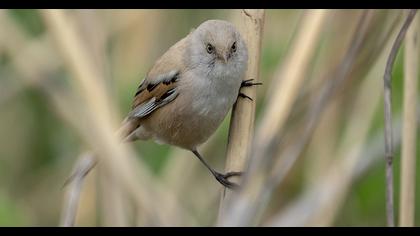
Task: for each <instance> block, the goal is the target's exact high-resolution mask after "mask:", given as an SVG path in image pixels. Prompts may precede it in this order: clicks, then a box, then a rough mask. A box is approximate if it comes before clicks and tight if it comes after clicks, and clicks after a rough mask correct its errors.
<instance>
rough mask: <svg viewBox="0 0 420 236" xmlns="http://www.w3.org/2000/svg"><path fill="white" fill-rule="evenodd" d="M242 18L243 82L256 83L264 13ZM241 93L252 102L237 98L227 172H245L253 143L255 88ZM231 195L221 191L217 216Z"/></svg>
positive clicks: (245, 14) (250, 13)
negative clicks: (245, 50) (245, 57)
mask: <svg viewBox="0 0 420 236" xmlns="http://www.w3.org/2000/svg"><path fill="white" fill-rule="evenodd" d="M241 17H242V20H243V22H244V30H243V37H244V39H245V41H246V44H247V47H248V69H247V72H246V74H245V78H244V80H246V79H254V80H253V82H258V80H259V72H260V54H261V42H262V35H263V27H264V17H265V10H261V9H258V10H257V9H253V10H251V9H244V10H242V11H241ZM241 92H243V93H244V94H246V95H247V96H249V97H251V98H252V99H253V101H250V100H249V99H238V101H237V102H236V103H235V105H234V107H233V110H232V117H231V121H230V129H229V138H228V146H227V154H226V167H225V170H226V172H230V171H243V170H244V169H245V163H246V161H247V158H248V155H249V151H250V150H249V149H250V147H251V144H252V136H253V133H254V118H255V105H256V95H257V91H256V87H255V86H254V87H245V88H242V89H241ZM231 193H232V192H231V191H229V190H227V189H225V191H224V192H223V194H222V198H221V204H220V211H219V213H220V215H219V216H221V215H222V214H223V210H224V204H225V202H226V201H228V199H230V195H231Z"/></svg>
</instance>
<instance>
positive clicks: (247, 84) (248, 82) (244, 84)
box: [238, 79, 262, 101]
mask: <svg viewBox="0 0 420 236" xmlns="http://www.w3.org/2000/svg"><path fill="white" fill-rule="evenodd" d="M253 80H254V79H247V80H243V81H242V83H241V88H243V87H251V86H255V85H262V83H253V82H252V81H253ZM238 96H239V97H241V98H248V99H249V100H251V101H254V100H253V99H252V98H251V97H249V96H248V95H246V94H244V93H242V92H239V94H238Z"/></svg>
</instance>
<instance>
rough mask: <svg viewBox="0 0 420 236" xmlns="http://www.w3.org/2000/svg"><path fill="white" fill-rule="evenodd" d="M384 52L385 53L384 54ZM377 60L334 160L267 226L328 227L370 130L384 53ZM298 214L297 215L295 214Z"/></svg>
mask: <svg viewBox="0 0 420 236" xmlns="http://www.w3.org/2000/svg"><path fill="white" fill-rule="evenodd" d="M383 54H384V53H383ZM380 58H381V60H380V61H378V62H377V63H376V65H375V66H374V68H373V69H372V70H371V71H370V73H369V75H368V77H367V79H366V80H364V81H363V82H362V84H361V85H360V89H359V91H358V93H357V94H356V95H355V96H354V97H355V98H356V101H355V103H354V105H352V107H353V111H352V112H350V113H349V114H351V116H350V117H349V121H348V122H347V125H346V127H345V130H344V136H343V138H342V139H341V141H340V143H339V144H338V147H337V151H336V152H335V153H334V154H333V156H334V157H336V158H335V161H334V162H332V163H330V164H329V166H328V169H326V170H325V171H324V174H323V175H321V176H320V177H319V178H317V179H315V180H313V183H315V184H314V185H312V186H310V187H309V188H308V189H307V190H306V191H305V192H304V193H302V195H301V196H300V197H299V198H298V200H296V201H295V202H293V203H292V204H290V206H288V207H287V208H286V209H285V210H284V211H282V212H281V213H279V214H278V215H276V216H274V217H272V218H271V219H270V220H269V223H267V224H268V225H271V226H273V225H278V226H286V225H287V226H330V225H331V224H332V223H333V221H334V219H335V216H336V214H337V212H338V211H339V209H340V207H341V205H342V204H343V202H344V200H345V198H346V196H347V192H348V190H349V188H350V186H351V183H352V181H353V179H354V175H355V173H357V167H358V165H357V164H358V163H360V162H361V161H362V160H363V158H371V157H366V156H365V155H363V149H364V147H366V144H365V143H366V140H367V138H368V134H369V129H370V127H371V124H372V121H373V118H374V115H375V113H376V110H377V108H378V106H379V103H380V91H379V90H375V88H376V87H377V86H378V83H379V81H378V80H376V79H375V76H376V75H377V74H378V73H379V72H380V71H382V69H383V67H382V65H384V64H385V59H386V57H385V56H381V57H380ZM296 215H299V217H296Z"/></svg>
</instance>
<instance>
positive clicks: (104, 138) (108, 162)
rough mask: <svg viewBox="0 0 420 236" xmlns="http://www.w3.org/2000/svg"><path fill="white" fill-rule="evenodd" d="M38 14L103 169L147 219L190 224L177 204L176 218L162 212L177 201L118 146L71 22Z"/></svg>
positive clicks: (54, 13)
mask: <svg viewBox="0 0 420 236" xmlns="http://www.w3.org/2000/svg"><path fill="white" fill-rule="evenodd" d="M41 13H42V16H43V17H44V20H45V22H46V23H47V26H48V30H49V31H50V32H51V33H52V35H53V36H54V37H55V40H56V43H57V46H58V48H59V50H60V53H61V54H62V56H63V57H64V59H65V63H66V65H67V66H68V67H69V69H70V72H72V73H73V74H74V75H75V76H74V78H75V80H74V82H75V86H76V88H78V89H79V90H80V91H81V92H82V94H81V95H82V96H83V98H84V99H85V102H86V106H87V108H88V110H89V112H90V114H89V115H90V117H91V119H92V121H93V122H91V123H90V125H91V127H90V128H91V129H90V130H89V132H90V134H89V135H91V138H90V139H87V141H88V143H90V145H91V146H92V147H96V149H95V151H96V152H97V153H98V157H100V159H101V160H102V161H103V164H105V167H106V168H110V169H113V170H114V171H115V172H114V173H116V177H117V179H118V181H120V183H121V184H122V186H124V187H125V188H126V189H127V191H128V192H129V193H130V194H131V195H132V196H133V197H134V198H135V200H136V203H137V204H138V205H139V206H143V207H144V208H145V209H147V210H148V213H149V216H150V217H157V218H156V219H157V220H158V222H161V224H162V225H177V224H178V223H179V221H181V220H187V221H188V220H189V221H191V220H192V221H193V219H192V218H191V217H188V216H187V214H186V212H185V211H183V210H182V208H181V207H180V206H179V205H177V204H170V205H171V206H175V207H177V209H178V211H177V215H176V216H175V215H169V214H166V213H167V212H165V211H163V209H165V206H167V204H169V203H170V202H173V201H177V200H176V199H175V197H174V196H173V195H172V194H171V192H170V191H168V189H167V188H163V187H162V186H161V185H160V183H158V181H155V180H154V179H153V178H152V177H151V174H150V173H149V172H148V170H147V169H146V168H144V167H143V166H142V165H140V163H138V162H136V160H135V157H134V154H133V152H132V150H131V149H128V148H127V147H125V146H122V145H120V144H119V141H118V140H117V137H116V136H115V135H114V130H115V129H114V128H115V127H114V126H113V124H114V122H113V120H112V119H111V117H112V116H111V113H112V112H111V111H110V108H111V107H110V106H109V105H110V104H112V103H111V102H110V101H109V99H107V97H106V93H105V92H104V91H105V90H104V86H103V84H102V85H101V83H102V81H101V78H99V77H98V76H99V74H100V73H99V72H97V71H96V69H97V68H95V65H94V64H93V63H92V61H91V58H90V57H89V55H88V54H87V53H86V51H85V48H84V46H83V43H82V42H81V41H80V38H78V34H77V33H76V29H75V27H74V25H73V24H72V22H71V19H69V18H68V16H66V15H65V12H64V11H62V10H42V11H41ZM116 157H118V159H117V158H116ZM139 182H140V183H141V185H139V184H138V183H139ZM152 183H153V184H152ZM142 189H143V190H142ZM159 209H162V210H159ZM180 216H182V217H180Z"/></svg>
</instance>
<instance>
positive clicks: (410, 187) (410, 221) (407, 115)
mask: <svg viewBox="0 0 420 236" xmlns="http://www.w3.org/2000/svg"><path fill="white" fill-rule="evenodd" d="M418 23H419V17H418V16H417V17H415V18H414V20H413V23H412V25H411V27H410V28H409V29H408V31H407V36H406V38H405V48H404V49H405V50H404V99H403V103H404V104H403V129H402V147H401V179H400V180H401V185H400V186H401V188H400V212H399V225H400V226H414V210H415V189H416V134H417V112H416V108H417V84H418V83H417V80H418V79H419V76H418V66H419V55H420V50H419V40H420V33H419V32H420V30H419V24H418Z"/></svg>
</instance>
